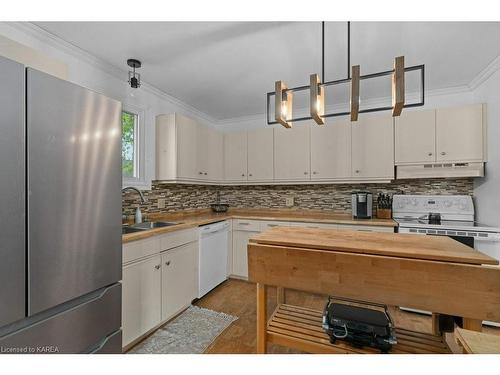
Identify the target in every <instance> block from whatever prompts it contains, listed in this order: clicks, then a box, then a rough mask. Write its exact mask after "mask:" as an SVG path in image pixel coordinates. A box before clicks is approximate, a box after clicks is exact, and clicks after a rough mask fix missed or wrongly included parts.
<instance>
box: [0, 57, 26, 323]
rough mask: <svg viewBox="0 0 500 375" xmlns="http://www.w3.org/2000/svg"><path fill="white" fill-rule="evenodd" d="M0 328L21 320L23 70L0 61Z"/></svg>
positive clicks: (23, 218)
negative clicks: (0, 88)
mask: <svg viewBox="0 0 500 375" xmlns="http://www.w3.org/2000/svg"><path fill="white" fill-rule="evenodd" d="M0 82H1V83H2V90H1V91H0V327H1V326H3V325H6V324H8V323H11V322H14V321H16V320H19V319H22V318H24V316H25V310H26V307H25V298H26V296H25V281H24V280H25V273H24V264H25V229H24V228H25V225H24V221H25V215H24V202H25V184H24V179H25V177H24V176H25V172H24V171H25V157H24V152H25V148H24V134H25V132H24V66H23V65H21V64H18V63H16V62H14V61H11V60H7V59H4V58H2V57H0Z"/></svg>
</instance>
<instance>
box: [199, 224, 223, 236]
mask: <svg viewBox="0 0 500 375" xmlns="http://www.w3.org/2000/svg"><path fill="white" fill-rule="evenodd" d="M227 230H229V223H228V222H227V221H222V222H219V223H214V224H208V225H204V226H201V227H200V236H205V235H208V234H211V233H215V232H221V231H227Z"/></svg>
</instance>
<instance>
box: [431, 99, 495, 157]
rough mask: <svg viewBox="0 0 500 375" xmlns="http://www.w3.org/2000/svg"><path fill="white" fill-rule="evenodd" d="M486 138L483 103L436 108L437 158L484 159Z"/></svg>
mask: <svg viewBox="0 0 500 375" xmlns="http://www.w3.org/2000/svg"><path fill="white" fill-rule="evenodd" d="M483 139H484V129H483V105H482V104H475V105H468V106H463V107H458V108H443V109H437V110H436V151H437V155H436V161H438V162H443V161H446V162H468V161H470V162H474V161H483V160H484V159H485V156H484V150H483Z"/></svg>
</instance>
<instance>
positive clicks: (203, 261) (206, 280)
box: [198, 221, 229, 298]
mask: <svg viewBox="0 0 500 375" xmlns="http://www.w3.org/2000/svg"><path fill="white" fill-rule="evenodd" d="M228 241H229V223H228V222H227V221H220V222H218V223H214V224H207V225H203V226H200V227H199V247H200V250H199V268H198V270H199V271H198V273H199V278H198V280H199V281H198V298H201V297H203V296H204V295H205V294H207V293H208V292H210V291H211V290H212V289H213V288H215V287H216V286H217V285H219V284H220V283H222V282H223V281H224V280H226V279H227V256H228V245H229V242H228Z"/></svg>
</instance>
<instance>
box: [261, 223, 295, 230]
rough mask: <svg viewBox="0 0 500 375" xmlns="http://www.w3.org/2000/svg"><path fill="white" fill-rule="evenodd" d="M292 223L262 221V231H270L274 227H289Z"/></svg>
mask: <svg viewBox="0 0 500 375" xmlns="http://www.w3.org/2000/svg"><path fill="white" fill-rule="evenodd" d="M289 226H290V223H289V222H288V221H261V222H260V230H261V231H264V230H268V229H271V228H274V227H289Z"/></svg>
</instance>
